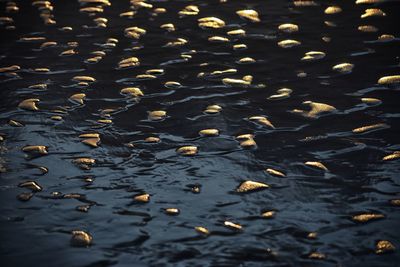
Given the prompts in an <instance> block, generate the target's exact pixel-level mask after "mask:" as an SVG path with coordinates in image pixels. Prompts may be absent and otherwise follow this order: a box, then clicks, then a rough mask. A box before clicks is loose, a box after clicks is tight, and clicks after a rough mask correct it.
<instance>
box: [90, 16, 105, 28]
mask: <svg viewBox="0 0 400 267" xmlns="http://www.w3.org/2000/svg"><path fill="white" fill-rule="evenodd" d="M93 22H94V23H96V26H97V27H99V28H106V27H107V22H108V19H106V18H102V17H99V18H95V19H93Z"/></svg>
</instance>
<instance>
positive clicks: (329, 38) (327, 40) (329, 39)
mask: <svg viewBox="0 0 400 267" xmlns="http://www.w3.org/2000/svg"><path fill="white" fill-rule="evenodd" d="M331 40H332V38H331V37H328V36H324V37H322V41H324V42H325V43H329V42H330V41H331Z"/></svg>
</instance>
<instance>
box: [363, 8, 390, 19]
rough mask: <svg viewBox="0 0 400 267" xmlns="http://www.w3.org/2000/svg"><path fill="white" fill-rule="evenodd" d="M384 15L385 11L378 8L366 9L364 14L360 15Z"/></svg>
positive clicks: (366, 16) (365, 16)
mask: <svg viewBox="0 0 400 267" xmlns="http://www.w3.org/2000/svg"><path fill="white" fill-rule="evenodd" d="M373 16H376V17H384V16H386V13H385V12H383V11H382V10H380V9H379V8H369V9H366V10H365V12H364V14H362V15H361V18H362V19H363V18H368V17H373Z"/></svg>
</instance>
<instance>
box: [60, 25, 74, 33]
mask: <svg viewBox="0 0 400 267" xmlns="http://www.w3.org/2000/svg"><path fill="white" fill-rule="evenodd" d="M59 30H60V31H63V32H70V31H72V30H73V29H72V27H69V26H65V27H62V28H59Z"/></svg>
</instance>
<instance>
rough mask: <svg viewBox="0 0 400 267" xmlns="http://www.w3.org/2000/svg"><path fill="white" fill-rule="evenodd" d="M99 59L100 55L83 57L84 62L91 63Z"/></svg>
mask: <svg viewBox="0 0 400 267" xmlns="http://www.w3.org/2000/svg"><path fill="white" fill-rule="evenodd" d="M101 59H102V57H99V56H97V57H91V58H87V59H85V63H92V64H95V63H98V62H99V61H100V60H101Z"/></svg>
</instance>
